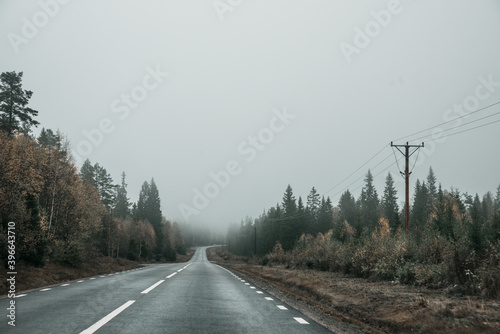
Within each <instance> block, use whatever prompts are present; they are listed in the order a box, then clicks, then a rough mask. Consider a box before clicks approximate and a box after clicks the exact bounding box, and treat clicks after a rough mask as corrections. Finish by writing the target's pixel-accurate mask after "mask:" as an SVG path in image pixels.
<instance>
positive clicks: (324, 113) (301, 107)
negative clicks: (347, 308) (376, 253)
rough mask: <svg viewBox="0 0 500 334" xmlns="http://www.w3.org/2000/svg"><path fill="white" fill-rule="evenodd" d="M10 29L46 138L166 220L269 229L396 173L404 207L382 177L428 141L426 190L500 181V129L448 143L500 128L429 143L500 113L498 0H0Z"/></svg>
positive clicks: (13, 57)
mask: <svg viewBox="0 0 500 334" xmlns="http://www.w3.org/2000/svg"><path fill="white" fill-rule="evenodd" d="M361 3H362V4H361ZM0 31H1V39H0V55H1V56H0V65H1V66H0V71H1V72H4V71H23V72H24V77H23V86H24V88H25V89H28V90H31V91H33V92H34V94H33V97H32V99H31V102H30V106H31V107H32V108H34V109H37V110H38V111H39V116H38V118H37V120H38V121H39V122H40V123H41V125H40V127H39V128H38V129H36V130H35V131H34V132H35V133H39V131H40V129H41V127H42V126H43V127H45V128H50V129H53V130H56V129H60V130H61V131H62V132H63V133H64V134H66V135H67V137H68V139H69V140H70V141H71V144H72V147H73V150H74V154H75V157H76V163H77V164H78V166H81V164H82V162H83V161H84V160H85V159H87V158H88V159H90V160H91V162H92V163H95V162H98V163H99V164H100V165H102V166H104V167H105V168H106V169H107V170H108V172H109V173H110V174H111V175H112V177H113V178H114V180H115V182H116V183H119V181H120V174H121V172H122V171H125V173H126V174H127V183H128V194H129V196H130V198H131V200H132V201H134V202H135V201H137V198H138V194H139V190H140V187H141V184H142V183H143V182H144V181H145V180H148V181H149V180H150V179H151V178H152V177H154V179H155V182H156V183H157V185H158V188H159V191H160V196H161V200H162V209H163V214H164V215H165V216H166V217H167V218H168V219H172V220H177V221H189V222H193V223H202V224H207V225H213V224H219V225H225V224H227V223H229V222H239V221H240V220H241V219H242V218H244V217H245V216H247V215H249V216H251V217H254V218H255V217H257V216H258V215H259V214H260V213H262V211H263V210H264V209H268V208H269V207H271V206H273V205H275V204H276V203H277V202H278V201H281V198H282V195H283V192H284V191H285V188H286V186H287V185H288V184H291V186H292V188H293V189H294V193H295V195H296V197H298V196H299V195H301V196H302V197H303V199H305V197H307V194H308V193H309V191H310V189H311V187H313V186H314V187H316V189H317V190H318V192H319V193H320V194H325V196H331V197H332V200H333V201H334V204H336V203H337V200H338V197H339V196H340V194H341V192H342V191H344V190H345V188H346V187H347V186H348V185H349V184H351V183H353V182H354V184H352V185H351V186H350V187H349V188H350V189H351V190H353V193H354V195H355V196H356V197H357V196H359V193H360V191H361V188H358V187H360V186H361V185H362V184H363V180H362V179H363V175H364V174H365V173H366V172H367V170H368V168H372V171H373V174H374V175H377V174H378V175H377V176H376V177H375V184H376V186H377V190H378V192H379V194H382V192H383V186H384V179H385V176H386V174H387V172H388V171H390V172H391V173H392V174H393V175H394V176H395V179H396V180H397V181H398V182H397V184H396V186H397V190H398V192H399V197H400V201H402V200H403V199H404V195H403V194H404V183H403V182H402V181H403V180H402V178H401V177H400V176H399V175H398V174H399V172H398V167H397V166H396V165H393V166H391V167H389V168H388V169H386V170H385V168H386V167H388V166H389V165H391V164H392V163H394V162H395V157H394V155H393V156H391V154H392V149H391V148H390V146H389V143H390V142H391V140H397V139H398V141H397V142H395V143H397V144H402V143H404V142H406V141H407V140H408V141H410V143H413V144H417V143H420V142H422V141H424V142H425V145H426V147H425V148H424V150H422V151H421V152H420V155H419V156H418V158H419V161H418V163H417V164H416V165H415V167H414V170H413V174H412V178H411V184H412V189H413V185H414V182H415V181H416V179H417V178H420V179H424V178H425V177H426V176H427V173H428V170H429V166H432V167H433V169H434V171H435V174H436V176H437V178H438V181H439V182H441V183H442V185H443V187H444V188H446V189H449V188H450V187H455V188H458V189H460V190H461V191H468V192H470V193H476V192H478V193H479V194H480V195H482V194H484V193H485V192H486V191H495V189H496V187H497V186H498V185H499V184H500V173H499V170H500V169H499V165H500V154H499V153H498V152H499V151H498V144H499V142H500V140H499V139H500V123H494V124H492V125H489V126H485V127H482V128H479V129H477V130H473V131H468V132H464V133H460V134H457V135H452V136H447V134H451V133H454V132H458V131H462V130H466V129H468V128H470V127H474V126H479V125H482V124H485V123H488V122H494V121H498V120H500V115H494V116H492V117H489V118H485V119H484V120H481V121H478V122H475V123H472V124H470V125H465V126H461V127H459V128H457V129H456V130H451V131H448V132H442V133H440V134H439V133H438V134H437V135H436V137H435V138H429V135H431V134H432V131H433V130H434V131H435V132H438V131H439V129H448V128H451V127H454V126H458V125H462V124H464V123H467V122H470V121H473V120H475V119H478V118H481V117H486V116H489V115H493V114H495V113H498V112H500V105H498V104H497V105H495V106H493V107H491V108H487V109H485V110H482V111H480V112H477V113H474V114H471V113H472V112H474V110H477V109H479V108H481V107H485V106H489V105H491V104H494V103H496V102H499V101H500V1H498V0H484V1H470V0H469V1H466V0H463V1H457V0H447V1H444V0H443V1H430V0H429V1H409V0H401V1H363V2H361V1H327V0H294V1H291V0H253V1H244V0H243V1H239V0H220V1H213V0H182V1H180V0H175V1H174V0H156V1H150V0H142V1H131V0H107V1H102V0H101V1H97V0H86V1H77V0H73V1H68V0H65V1H63V0H41V1H17V0H0ZM469 114H471V115H469ZM464 115H466V117H463V118H461V119H459V120H453V119H455V118H456V117H459V116H464ZM447 121H450V122H448V123H447V124H444V125H442V126H440V127H439V128H436V129H433V130H428V131H425V132H422V133H420V134H417V135H415V136H413V137H407V136H408V135H410V134H413V133H415V132H418V131H421V130H424V129H427V128H430V127H432V126H435V125H439V124H440V123H443V122H447ZM422 136H427V138H420V137H422ZM413 139H416V140H413ZM381 149H382V151H381V152H380V150H381ZM377 152H380V153H379V154H378V155H377V156H376V157H375V158H374V159H373V160H371V161H370V162H369V163H368V164H367V165H366V166H364V167H363V168H361V169H360V170H359V171H358V172H357V173H355V174H354V175H353V176H352V177H351V178H349V179H348V180H347V181H346V182H344V183H342V184H341V185H339V186H337V187H336V188H334V189H333V190H330V189H331V188H333V187H334V186H335V185H337V184H338V183H339V182H340V181H342V180H343V179H344V178H345V177H347V176H348V175H349V174H351V173H352V172H353V171H354V170H356V169H357V168H358V167H360V166H361V165H362V164H363V163H365V162H366V161H367V160H368V159H369V158H370V157H372V156H374V155H375V154H376V153H377ZM401 156H402V155H401V154H400V153H398V152H397V154H396V157H397V158H400V157H401ZM416 157H417V153H415V155H414V156H412V159H411V162H412V164H413V161H414V159H415V158H416ZM385 158H387V160H385V161H383V162H382V163H381V164H379V163H380V162H381V161H382V160H384V159H385ZM377 164H379V165H378V166H377ZM400 167H401V168H403V164H402V161H401V162H400ZM379 173H380V174H379ZM214 178H215V179H217V180H216V181H214V180H213V179H214ZM358 179H359V180H358ZM356 180H358V181H357V182H355V181H356ZM412 193H413V192H412Z"/></svg>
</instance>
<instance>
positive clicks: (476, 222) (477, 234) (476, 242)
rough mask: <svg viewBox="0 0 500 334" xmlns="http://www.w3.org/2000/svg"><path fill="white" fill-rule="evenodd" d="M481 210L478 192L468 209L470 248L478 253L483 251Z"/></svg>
mask: <svg viewBox="0 0 500 334" xmlns="http://www.w3.org/2000/svg"><path fill="white" fill-rule="evenodd" d="M481 211H482V208H481V201H480V200H479V196H478V194H476V196H475V197H474V202H473V204H472V207H471V210H470V217H471V223H470V226H469V231H468V234H469V240H470V243H471V247H472V249H473V250H475V251H476V252H478V253H481V252H482V251H483V233H482V228H483V216H482V212H481Z"/></svg>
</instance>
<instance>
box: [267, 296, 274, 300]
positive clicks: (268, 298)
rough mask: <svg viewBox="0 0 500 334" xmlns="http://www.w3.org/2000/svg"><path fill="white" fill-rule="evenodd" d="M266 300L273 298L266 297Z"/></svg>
mask: <svg viewBox="0 0 500 334" xmlns="http://www.w3.org/2000/svg"><path fill="white" fill-rule="evenodd" d="M266 300H274V299H272V298H271V297H266Z"/></svg>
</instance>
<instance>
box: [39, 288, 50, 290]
mask: <svg viewBox="0 0 500 334" xmlns="http://www.w3.org/2000/svg"><path fill="white" fill-rule="evenodd" d="M49 290H50V288H46V289H42V290H40V291H49Z"/></svg>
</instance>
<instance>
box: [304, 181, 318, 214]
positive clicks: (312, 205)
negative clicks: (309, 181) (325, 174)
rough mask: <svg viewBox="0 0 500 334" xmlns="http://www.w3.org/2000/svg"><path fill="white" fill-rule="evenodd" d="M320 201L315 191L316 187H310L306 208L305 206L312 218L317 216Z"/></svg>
mask: <svg viewBox="0 0 500 334" xmlns="http://www.w3.org/2000/svg"><path fill="white" fill-rule="evenodd" d="M320 201H321V200H320V196H319V194H318V192H317V191H316V189H315V188H314V187H312V189H311V192H310V193H309V195H307V204H306V208H307V211H309V212H310V213H311V215H312V217H313V218H314V219H316V218H317V215H318V210H319V206H320V204H321V202H320Z"/></svg>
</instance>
